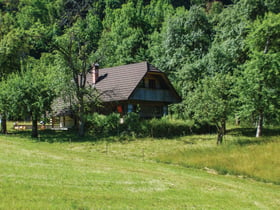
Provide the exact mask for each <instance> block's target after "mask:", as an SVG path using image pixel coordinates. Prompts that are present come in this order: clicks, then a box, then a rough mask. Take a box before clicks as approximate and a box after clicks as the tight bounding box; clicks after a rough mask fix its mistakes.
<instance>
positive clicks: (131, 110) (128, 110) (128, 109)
mask: <svg viewBox="0 0 280 210" xmlns="http://www.w3.org/2000/svg"><path fill="white" fill-rule="evenodd" d="M127 112H128V113H130V112H133V105H132V104H128V106H127Z"/></svg>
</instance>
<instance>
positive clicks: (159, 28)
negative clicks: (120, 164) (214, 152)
mask: <svg viewBox="0 0 280 210" xmlns="http://www.w3.org/2000/svg"><path fill="white" fill-rule="evenodd" d="M279 12H280V1H278V0H235V1H233V0H232V1H230V0H216V1H213V0H188V1H174V0H99V1H93V0H87V1H86V0H71V1H70V0H17V1H14V0H0V24H1V26H0V66H1V67H0V81H2V84H1V86H2V87H5V88H1V90H0V99H1V100H0V113H1V115H2V116H3V118H4V119H5V118H6V117H7V116H9V115H12V114H14V110H13V108H12V107H13V106H8V104H9V103H11V100H10V99H8V97H7V94H8V92H7V90H6V89H7V88H8V89H13V88H12V87H11V86H13V84H12V83H9V78H11V76H10V75H17V77H20V78H21V77H22V78H24V77H25V73H27V72H30V71H32V69H34V68H33V67H32V65H31V64H30V62H31V61H32V62H35V61H34V60H36V62H37V63H41V64H40V65H44V67H43V66H41V67H40V68H42V69H44V68H49V69H53V70H54V69H55V71H56V70H57V69H60V73H59V74H58V75H60V76H59V77H57V80H59V81H60V82H58V83H59V85H56V86H52V88H51V89H50V91H53V92H54V94H55V93H58V92H63V93H65V91H66V89H69V85H70V84H69V83H67V82H65V84H64V83H63V82H61V81H67V79H63V78H61V77H68V81H70V80H72V81H74V85H73V84H72V85H73V88H72V90H73V91H74V97H75V98H77V99H78V101H80V103H79V104H78V113H79V114H78V119H79V124H80V129H79V134H80V135H81V136H82V135H83V134H84V129H83V126H84V124H85V110H86V108H85V105H84V101H85V100H87V99H86V98H87V91H86V87H85V85H84V83H83V82H79V80H80V81H85V75H86V73H87V72H88V71H89V70H90V67H91V65H92V63H94V62H98V63H99V64H100V65H101V66H102V67H106V66H115V65H120V64H128V63H133V62H139V61H144V60H147V61H149V62H150V63H152V64H153V65H155V66H156V67H158V68H159V69H161V70H162V71H164V72H166V73H167V74H168V76H169V78H170V79H171V81H172V83H173V84H174V86H175V88H176V89H177V91H178V92H179V93H180V94H181V96H182V97H183V102H182V103H181V104H178V105H176V106H173V107H172V109H173V110H172V111H173V113H174V115H176V116H178V117H180V118H182V119H193V120H195V121H196V122H198V123H199V122H207V123H212V124H215V125H216V126H217V129H218V131H219V135H218V143H221V142H222V137H223V135H224V134H225V129H226V120H227V119H228V118H229V117H238V119H239V120H247V121H249V120H251V121H252V123H254V122H256V123H257V128H258V131H257V134H256V135H257V136H260V135H261V130H262V127H263V124H264V123H266V124H271V123H279V116H280V115H279V106H280V101H279V95H280V94H279V93H280V90H279V87H280V85H279V83H280V82H279V80H280V79H279V77H280V75H279V66H280V60H279V57H280V55H279V53H280V51H279V49H280V35H279V31H280V29H279V26H280V16H279ZM46 55H47V57H49V58H50V57H51V59H48V62H46V61H40V60H42V59H44V57H46ZM50 66H51V67H52V68H50ZM30 69H31V70H30ZM33 71H34V70H33ZM36 71H40V69H38V68H37V70H36ZM43 77H44V75H43ZM23 80H24V79H23ZM43 83H44V82H43ZM32 85H33V84H32V83H30V88H31V87H32ZM25 96H26V98H22V97H25ZM18 97H19V98H17V100H16V101H20V100H23V101H26V100H29V97H30V95H29V94H28V93H26V95H19V96H18ZM51 99H52V98H49V100H51ZM32 100H34V101H32V103H31V104H38V106H39V104H41V102H40V101H37V98H32ZM94 100H95V99H94ZM16 103H17V102H16ZM18 105H19V106H18V107H19V108H18V109H22V110H21V112H24V111H26V107H24V106H20V104H19V103H18ZM40 107H41V105H40ZM46 108H48V107H46Z"/></svg>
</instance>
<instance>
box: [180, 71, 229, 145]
mask: <svg viewBox="0 0 280 210" xmlns="http://www.w3.org/2000/svg"><path fill="white" fill-rule="evenodd" d="M232 86H233V79H232V76H230V74H216V75H215V76H208V77H205V78H204V79H202V80H200V82H199V84H198V85H197V87H196V89H195V90H194V91H193V92H191V93H190V94H189V96H188V98H187V99H186V101H185V102H187V106H186V109H187V111H188V112H189V113H190V115H191V116H192V118H193V119H195V120H196V121H198V122H207V123H210V124H214V125H215V126H216V128H217V133H218V135H217V144H221V143H222V142H223V137H224V135H225V133H226V121H227V119H228V117H229V115H230V114H231V113H232V110H233V107H234V106H233V105H234V102H233V98H234V95H233V92H232Z"/></svg>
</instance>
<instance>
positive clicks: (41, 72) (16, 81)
mask: <svg viewBox="0 0 280 210" xmlns="http://www.w3.org/2000/svg"><path fill="white" fill-rule="evenodd" d="M51 61H52V60H49V58H48V57H43V58H41V59H40V60H35V59H33V58H29V59H28V62H27V65H26V66H24V67H23V68H24V69H22V71H21V72H20V73H17V74H15V73H14V74H12V75H10V77H9V78H8V79H7V81H6V88H7V89H6V90H7V92H8V95H9V97H8V99H9V105H10V106H9V107H8V109H7V110H5V111H7V112H8V113H11V114H13V115H17V116H22V117H27V116H31V118H32V134H31V136H32V137H34V138H37V137H38V126H37V123H38V120H39V119H40V117H41V116H42V115H43V114H44V113H46V111H48V110H50V106H51V103H52V101H53V99H54V97H55V95H56V94H55V91H54V88H53V87H55V85H56V83H55V81H56V79H55V74H54V73H53V72H52V71H50V69H52V62H51Z"/></svg>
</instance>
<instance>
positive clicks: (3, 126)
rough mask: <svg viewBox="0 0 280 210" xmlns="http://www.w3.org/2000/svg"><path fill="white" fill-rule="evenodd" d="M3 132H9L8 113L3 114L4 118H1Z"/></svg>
mask: <svg viewBox="0 0 280 210" xmlns="http://www.w3.org/2000/svg"><path fill="white" fill-rule="evenodd" d="M1 133H2V134H7V133H8V132H7V118H6V115H5V114H3V115H2V119H1Z"/></svg>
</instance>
